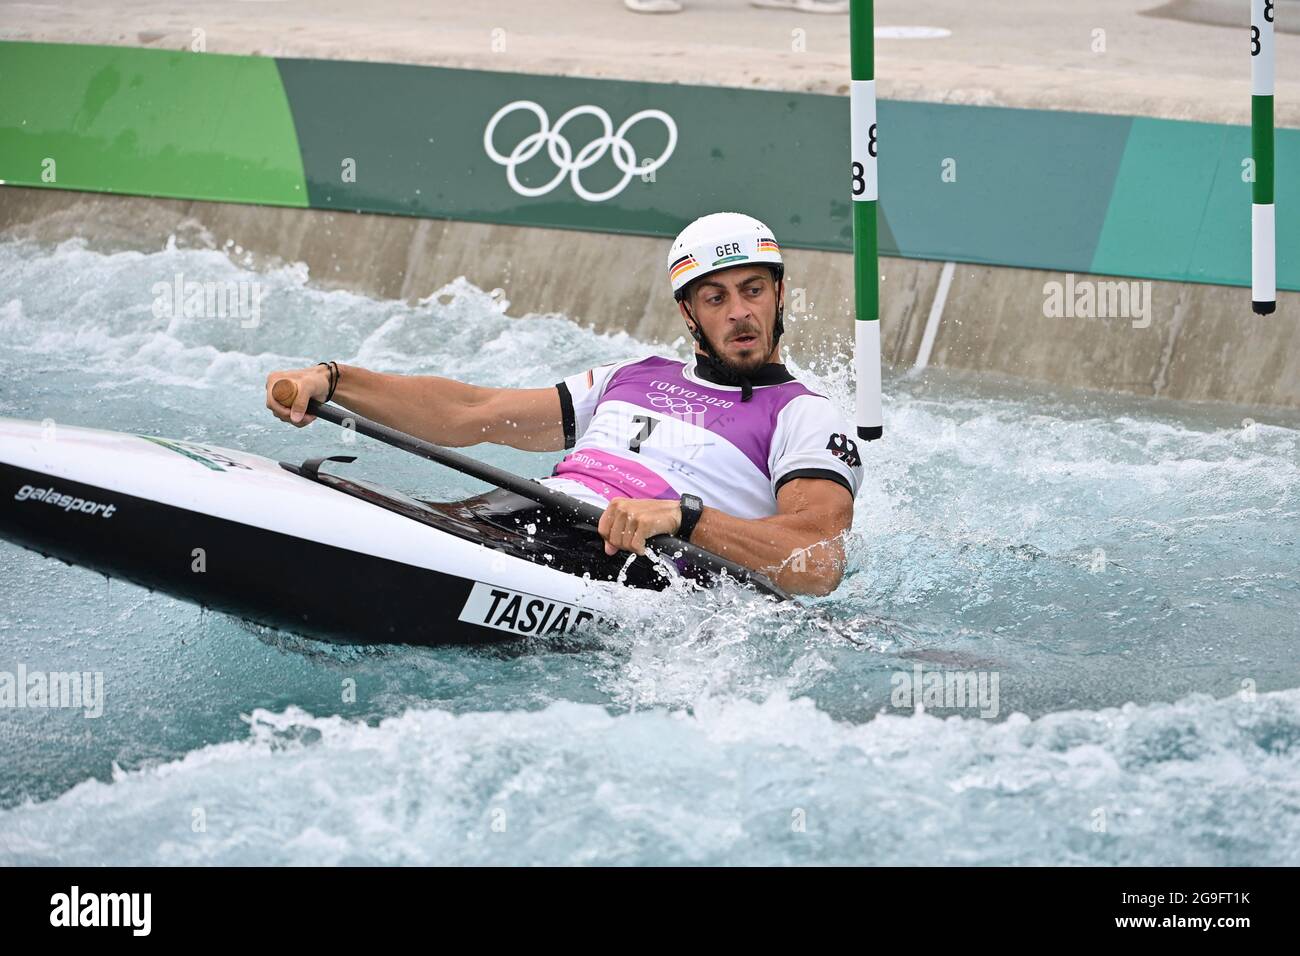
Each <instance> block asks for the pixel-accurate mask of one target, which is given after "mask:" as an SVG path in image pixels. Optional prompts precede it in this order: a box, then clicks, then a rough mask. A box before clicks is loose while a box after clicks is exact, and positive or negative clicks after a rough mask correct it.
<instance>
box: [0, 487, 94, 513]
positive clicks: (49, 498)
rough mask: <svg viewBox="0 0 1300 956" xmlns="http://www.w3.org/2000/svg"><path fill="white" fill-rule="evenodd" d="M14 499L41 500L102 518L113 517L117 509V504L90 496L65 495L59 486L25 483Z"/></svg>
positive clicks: (65, 509) (64, 508)
mask: <svg viewBox="0 0 1300 956" xmlns="http://www.w3.org/2000/svg"><path fill="white" fill-rule="evenodd" d="M14 501H39V502H41V503H43V504H47V505H54V507H56V508H61V509H62V510H64V511H69V512H71V511H76V512H78V513H80V514H86V515H99V516H100V517H101V518H111V517H113V512H114V511H116V510H117V505H106V504H101V503H100V502H98V501H91V500H90V499H89V498H78V497H76V496H74V495H65V494H62V493H61V492H60V491H59V489H57V488H33V487H32V486H31V485H23V486H22V487H21V488H19V489H18V493H17V494H15V495H14Z"/></svg>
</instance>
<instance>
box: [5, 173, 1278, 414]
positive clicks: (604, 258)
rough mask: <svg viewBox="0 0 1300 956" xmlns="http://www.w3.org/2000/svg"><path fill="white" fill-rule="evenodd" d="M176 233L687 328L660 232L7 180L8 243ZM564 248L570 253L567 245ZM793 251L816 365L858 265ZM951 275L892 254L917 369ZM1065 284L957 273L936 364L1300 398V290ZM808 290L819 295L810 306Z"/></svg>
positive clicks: (417, 289)
mask: <svg viewBox="0 0 1300 956" xmlns="http://www.w3.org/2000/svg"><path fill="white" fill-rule="evenodd" d="M172 235H175V236H176V238H177V243H178V244H179V245H183V246H191V247H212V248H221V247H223V246H224V245H225V243H226V241H227V240H228V239H230V240H233V241H234V242H236V243H238V244H239V245H240V246H242V247H243V248H244V249H246V250H249V251H250V252H251V253H252V254H253V256H254V259H255V261H257V262H259V263H260V264H264V265H271V264H275V263H277V262H280V261H287V262H295V261H300V262H303V263H305V264H306V265H307V267H308V269H309V271H310V275H311V277H312V281H313V282H315V283H316V284H318V285H320V286H321V287H326V288H346V289H350V290H354V291H357V292H362V293H364V294H366V295H370V296H374V297H380V298H402V299H407V300H414V299H418V298H421V297H424V296H426V295H428V294H430V293H431V292H433V291H435V290H436V289H438V288H439V287H441V286H442V285H444V284H445V283H446V282H448V281H450V280H452V279H454V278H456V277H457V276H462V275H463V276H465V277H466V278H468V279H469V280H470V281H471V282H473V283H474V284H475V285H477V286H479V287H480V288H484V289H489V290H490V289H494V288H498V287H499V288H501V289H503V290H505V293H506V297H507V298H508V299H509V300H510V302H511V307H510V313H511V314H514V315H523V314H527V313H530V312H561V313H563V314H565V315H567V316H568V317H569V318H571V319H573V320H574V321H576V322H578V323H580V324H583V325H586V326H590V327H593V328H595V329H597V330H602V331H604V330H612V329H623V330H626V331H628V332H630V333H632V334H633V335H635V336H637V337H638V338H641V339H643V340H647V341H672V340H674V339H676V338H677V337H678V336H679V335H681V334H683V327H682V325H681V320H680V318H679V316H678V314H677V312H676V309H675V307H674V305H673V303H672V300H671V298H670V297H669V294H668V291H667V288H666V284H665V281H664V277H663V268H662V265H663V257H664V241H663V240H661V239H650V238H641V237H624V236H611V235H603V234H597V233H587V232H577V231H573V232H570V231H558V230H544V229H529V228H524V227H518V226H499V225H487V224H480V223H462V222H451V221H445V220H422V219H414V218H406V217H399V216H383V215H369V214H354V213H336V212H331V211H327V210H310V209H286V208H273V207H257V206H243V205H236V204H227V203H206V202H194V201H184V200H159V199H147V198H139V197H124V196H112V195H101V194H93V193H78V192H65V191H51V190H39V189H23V188H16V187H7V188H2V189H0V239H12V238H28V239H33V240H36V241H40V242H58V241H61V240H63V239H67V238H70V237H74V236H81V237H83V238H85V239H86V240H87V241H88V242H89V243H90V244H91V245H92V246H93V247H96V248H104V249H111V250H116V249H140V250H153V249H158V248H161V247H162V246H163V245H164V244H165V243H166V241H167V238H168V237H169V236H172ZM538 240H541V241H538ZM558 248H562V249H563V250H564V255H563V256H557V255H555V250H556V249H558ZM788 259H789V270H788V275H789V287H790V290H789V291H790V293H791V294H790V296H789V298H788V300H787V301H788V302H789V304H790V317H791V321H790V333H789V337H788V342H789V347H790V349H791V351H792V352H793V353H794V354H795V355H796V356H798V357H800V358H803V359H807V358H809V357H811V356H816V355H827V354H834V353H835V352H837V351H839V350H843V349H847V347H848V334H849V333H850V332H851V328H852V327H851V324H850V323H851V319H850V315H851V306H852V296H853V264H852V259H851V257H849V256H848V255H845V254H841V253H831V252H812V251H804V250H793V251H790V252H789V253H788ZM942 271H943V264H942V263H938V262H924V261H918V260H910V259H908V260H904V259H891V258H887V259H884V260H882V263H881V272H882V285H881V301H882V323H883V328H882V332H883V336H882V340H883V352H884V356H885V360H886V362H888V363H890V364H892V365H894V366H896V367H904V368H905V367H910V366H912V365H913V364H914V362H915V361H916V357H917V353H918V349H919V347H920V344H921V341H922V338H923V336H924V333H925V328H926V325H927V324H928V323H929V322H930V321H931V314H932V311H933V307H934V303H935V298H936V293H937V291H938V289H939V288H940V278H941V275H942ZM1077 278H1078V279H1080V280H1082V279H1085V278H1089V277H1084V276H1079V277H1077ZM1064 279H1065V277H1064V276H1062V275H1060V274H1054V273H1048V272H1041V271H1037V270H1029V269H1008V268H1000V267H993V266H971V265H961V264H959V265H957V266H956V267H955V269H954V271H953V275H952V281H951V287H950V289H949V291H948V294H947V297H946V300H945V302H944V304H943V308H942V311H941V314H939V315H938V316H937V322H938V325H937V332H936V335H935V339H934V347H933V351H932V354H931V359H930V365H932V366H938V367H944V368H951V369H962V370H971V371H991V372H998V373H1002V374H1007V375H1012V376H1017V377H1021V378H1025V379H1031V380H1036V381H1042V382H1049V383H1053V384H1060V385H1070V386H1079V387H1084V388H1094V389H1104V390H1107V391H1122V392H1130V393H1133V394H1138V395H1150V396H1162V397H1167V398H1177V399H1188V400H1212V401H1230V402H1234V403H1240V404H1247V405H1277V406H1285V407H1290V408H1300V294H1297V293H1280V294H1279V297H1278V310H1277V312H1276V313H1275V314H1274V315H1272V316H1268V317H1263V318H1261V317H1258V316H1255V315H1253V314H1252V313H1251V311H1250V302H1249V297H1250V293H1249V290H1246V289H1238V288H1229V287H1223V286H1210V285H1191V284H1178V283H1166V282H1152V283H1151V284H1150V296H1151V303H1152V309H1151V317H1150V324H1149V326H1148V327H1146V328H1134V326H1133V323H1134V321H1140V320H1133V319H1129V318H1123V319H1120V318H1114V319H1086V318H1047V317H1045V316H1044V314H1043V312H1044V308H1043V307H1044V291H1043V289H1044V284H1045V283H1047V282H1050V281H1057V282H1063V281H1064ZM1126 281H1127V280H1126ZM795 290H804V291H803V292H802V293H801V295H802V298H803V302H804V304H805V308H804V309H803V311H802V312H801V311H799V309H798V308H797V306H798V302H799V299H797V298H796V297H795V295H794V294H793V293H794V291H795Z"/></svg>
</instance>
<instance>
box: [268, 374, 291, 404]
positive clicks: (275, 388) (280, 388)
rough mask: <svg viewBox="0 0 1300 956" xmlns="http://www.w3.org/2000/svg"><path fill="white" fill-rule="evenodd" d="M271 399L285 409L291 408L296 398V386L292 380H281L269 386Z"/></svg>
mask: <svg viewBox="0 0 1300 956" xmlns="http://www.w3.org/2000/svg"><path fill="white" fill-rule="evenodd" d="M271 397H272V398H274V399H275V400H276V401H277V402H279V403H280V404H281V405H283V406H284V407H285V408H293V401H294V399H295V398H297V397H298V386H297V385H295V384H294V382H293V379H289V378H282V379H280V380H279V381H278V382H276V383H275V384H274V385H272V386H271Z"/></svg>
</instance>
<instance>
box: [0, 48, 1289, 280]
mask: <svg viewBox="0 0 1300 956" xmlns="http://www.w3.org/2000/svg"><path fill="white" fill-rule="evenodd" d="M878 116H879V128H880V142H879V175H880V204H879V213H878V215H879V225H880V251H881V252H882V253H883V254H885V255H900V256H907V257H912V258H921V259H934V260H956V261H961V262H975V263H987V264H995V265H1003V266H1023V267H1033V268H1039V269H1048V270H1055V271H1061V272H1080V273H1082V272H1097V273H1103V274H1112V275H1121V276H1135V277H1139V278H1157V279H1170V280H1174V281H1191V282H1213V283H1219V284H1225V285H1242V286H1244V285H1249V284H1250V204H1251V184H1250V183H1249V182H1248V181H1246V180H1245V179H1244V178H1243V166H1242V161H1243V160H1244V159H1246V158H1247V157H1249V155H1250V138H1249V129H1248V128H1247V127H1245V126H1222V125H1215V124H1206V123H1188V122H1175V121H1166V120H1152V119H1142V118H1134V117H1128V116H1103V115H1094V114H1084V113H1070V112H1062V111H1044V110H1019V109H1003V108H993V107H975V106H951V105H941V104H928V103H905V102H896V101H882V102H880V103H879V107H878ZM848 129H849V102H848V98H847V97H842V96H826V95H818V94H810V93H782V92H771V91H757V90H737V89H725V88H715V87H696V86H684V85H677V84H655V83H631V82H621V81H614V80H589V79H573V78H567V77H554V76H532V75H520V74H512V73H493V72H482V71H471V70H451V69H442V68H436V67H418V66H402V65H394V64H382V63H352V62H345V61H335V60H296V59H281V60H270V59H263V58H258V57H242V56H223V55H216V54H191V53H172V52H166V51H159V50H139V49H131V48H125V47H84V46H60V45H47V44H24V43H0V179H3V180H5V181H7V182H10V183H15V184H21V185H30V186H51V187H57V188H67V189H91V190H101V191H108V192H122V193H139V194H143V195H155V196H177V197H186V198H196V199H219V200H227V201H235V202H250V203H268V204H277V205H310V206H313V207H317V208H331V209H340V210H354V211H365V212H381V213H390V214H399V215H409V216H421V217H428V218H443V219H461V220H469V221H478V222H494V223H506V224H514V225H534V226H548V227H557V228H565V229H581V230H595V231H601V232H612V233H634V234H641V235H654V236H671V235H673V234H675V232H676V231H677V230H678V229H679V228H680V227H681V226H682V225H683V224H684V223H686V222H687V221H689V220H690V219H693V218H695V217H696V216H697V215H700V214H702V213H703V212H706V211H716V210H724V209H735V210H740V211H744V212H747V213H750V214H752V215H755V216H758V217H760V218H762V219H764V220H765V221H767V222H768V223H769V224H770V225H771V226H772V227H773V229H774V230H775V232H776V234H777V238H778V240H779V241H780V242H781V243H782V244H783V245H785V246H793V247H803V248H812V249H829V250H837V251H845V252H847V251H849V250H850V249H851V248H852V235H853V231H852V211H851V202H850V198H849V170H848V167H847V157H848V155H849V142H848ZM489 133H490V136H489V135H487V134H489ZM51 160H52V161H53V162H54V164H55V166H56V167H57V173H56V176H55V178H54V179H52V180H51V179H48V178H46V176H45V170H46V168H47V166H48V161H51ZM1276 163H1277V169H1278V177H1277V194H1278V195H1277V203H1278V205H1279V206H1280V207H1281V208H1282V209H1283V210H1286V209H1296V208H1300V176H1297V175H1294V174H1291V175H1288V171H1292V173H1293V172H1294V171H1295V170H1296V169H1298V168H1300V131H1298V130H1278V131H1277V137H1276ZM1277 232H1278V235H1277V249H1278V262H1277V278H1278V287H1279V288H1284V289H1292V290H1300V216H1288V215H1281V216H1279V217H1278V221H1277Z"/></svg>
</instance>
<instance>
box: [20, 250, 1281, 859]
mask: <svg viewBox="0 0 1300 956" xmlns="http://www.w3.org/2000/svg"><path fill="white" fill-rule="evenodd" d="M177 273H181V274H183V275H184V276H185V277H186V278H189V279H197V280H199V281H211V280H234V281H239V280H242V281H253V280H256V281H259V282H261V283H263V285H264V288H265V290H266V295H265V298H264V299H263V300H262V303H261V310H262V315H261V318H260V321H259V323H258V324H257V325H256V326H255V327H250V328H244V327H241V324H240V322H239V321H238V320H234V319H220V318H207V319H171V318H168V317H165V316H164V317H162V318H159V317H156V316H155V315H154V310H153V309H152V304H153V300H154V296H155V293H154V291H153V287H154V285H155V283H159V282H164V283H171V282H172V281H173V278H174V276H175V275H176V274H177ZM503 305H504V304H503V303H502V302H501V301H500V299H499V298H494V297H492V296H490V295H488V294H486V293H483V292H481V291H480V290H477V289H474V288H473V287H471V286H469V285H467V284H465V283H462V282H456V283H452V284H451V285H449V286H448V287H447V288H446V289H444V290H442V291H441V292H440V293H439V294H438V295H436V296H433V297H431V298H430V299H429V300H428V301H427V302H424V303H420V304H418V305H415V306H408V305H404V304H401V303H394V302H385V301H376V300H372V299H368V298H365V297H361V296H357V295H352V294H348V293H342V292H322V291H319V290H316V289H313V288H311V287H310V286H309V285H308V282H307V276H306V274H305V272H304V271H303V270H302V269H301V268H297V269H295V268H285V269H281V270H279V271H274V272H270V273H254V272H252V271H249V270H247V269H245V268H243V267H240V266H237V265H234V264H232V263H231V262H230V261H229V260H228V259H227V258H226V257H225V256H224V255H222V254H219V253H216V252H204V251H185V250H176V249H168V250H164V251H161V252H156V253H152V254H147V255H145V254H139V253H120V254H115V255H104V254H101V253H99V252H94V251H91V250H88V249H87V248H85V247H84V246H83V245H81V244H79V243H75V242H74V243H66V244H64V245H61V246H59V247H57V248H53V247H41V246H37V245H30V244H13V243H9V244H0V415H5V416H13V417H19V418H32V419H45V418H51V419H54V420H55V421H57V422H61V423H66V424H75V425H89V426H96V427H105V428H112V429H116V430H122V431H132V432H143V433H153V434H161V435H167V436H171V437H177V438H186V439H192V440H197V441H203V442H209V443H212V444H216V445H222V446H227V447H233V448H242V449H246V450H249V451H253V452H257V453H260V454H264V455H267V456H270V457H274V458H286V459H297V458H304V457H307V456H309V455H314V454H332V453H339V452H341V451H343V450H344V447H343V446H342V445H341V444H340V441H339V436H338V434H337V429H333V428H332V426H329V425H327V424H324V423H320V424H317V425H314V426H312V427H311V428H308V429H304V430H301V431H298V430H294V429H291V428H288V427H286V426H284V425H281V424H279V423H278V422H276V421H274V420H273V419H272V418H271V417H270V415H269V414H268V413H267V412H266V411H265V409H264V408H263V407H262V402H263V399H262V381H263V379H264V377H265V374H266V372H267V371H269V370H271V369H273V368H280V367H294V366H298V365H302V364H308V363H310V362H312V361H315V360H317V359H318V358H325V357H332V358H338V359H341V360H343V361H347V362H352V363H356V364H361V365H366V366H369V367H372V368H382V369H386V370H392V371H409V372H434V373H438V374H445V375H450V376H453V377H459V378H463V379H466V380H470V381H475V382H479V383H484V384H501V385H520V386H535V385H546V384H550V383H553V382H555V381H556V380H558V379H559V378H560V377H561V376H563V375H566V374H569V373H571V372H573V371H576V370H579V369H582V368H586V367H589V366H590V365H592V364H595V363H598V362H601V361H609V360H614V359H620V358H626V357H629V356H633V355H639V354H645V353H646V352H648V351H656V352H659V353H660V354H682V353H679V352H677V351H675V349H676V348H680V347H681V346H680V344H679V345H678V346H676V347H662V346H661V347H652V346H646V345H644V344H641V343H638V342H636V341H634V340H632V339H630V338H627V337H625V336H600V335H596V334H593V333H591V332H588V331H584V330H581V329H578V328H576V327H575V326H573V325H572V324H571V323H569V322H568V321H567V320H565V319H564V318H563V317H560V316H532V317H528V318H525V319H510V318H506V317H505V316H504V314H503ZM798 371H799V373H800V375H801V377H803V378H804V379H805V380H806V381H808V382H809V384H811V385H813V386H814V387H816V388H819V389H821V390H824V391H825V392H826V393H828V394H830V395H831V396H832V397H834V398H835V399H836V400H837V401H839V402H840V403H841V405H842V406H843V407H845V408H847V407H849V405H850V392H849V388H848V382H847V379H846V377H845V372H844V362H843V360H842V359H836V360H832V361H828V362H826V363H825V364H824V365H817V366H815V367H812V368H799V369H798ZM886 404H887V435H886V440H885V441H883V442H878V443H874V444H872V445H870V446H866V448H865V456H864V457H865V459H866V463H867V469H868V482H867V485H866V487H865V489H864V491H863V493H862V494H861V496H860V497H859V499H858V502H857V508H856V515H855V526H854V532H853V540H852V542H851V547H850V553H851V561H852V564H851V568H850V572H849V574H848V576H847V577H846V579H845V582H844V584H843V585H842V586H841V587H840V589H839V590H838V591H837V592H836V593H835V594H833V595H831V596H830V597H828V598H825V599H819V600H816V601H808V602H804V604H803V605H802V606H796V607H784V608H773V607H769V606H763V605H760V604H757V603H755V602H754V601H753V600H751V599H750V598H748V597H747V596H746V595H744V594H743V593H738V592H735V591H723V592H719V593H713V594H705V595H691V594H682V593H672V592H670V593H667V594H664V595H652V596H646V595H642V594H637V595H635V597H634V598H633V597H632V596H629V599H628V600H627V601H626V602H625V606H624V607H623V609H622V612H621V613H620V620H621V626H619V627H618V628H607V629H603V630H596V631H592V632H589V633H586V634H583V635H579V636H576V637H572V638H568V639H566V640H565V641H563V642H562V643H545V642H534V643H531V644H523V645H510V646H501V647H481V648H452V649H442V650H428V649H416V648H344V647H336V646H331V645H324V644H320V643H316V642H312V641H308V640H304V639H301V638H298V637H295V636H292V635H286V634H282V633H278V632H273V631H265V630H260V629H257V628H254V627H252V626H249V625H245V624H242V623H240V622H238V621H235V620H232V619H230V618H227V617H224V616H222V615H219V614H214V613H204V612H201V611H200V610H198V609H197V608H194V607H191V606H189V605H186V604H183V603H181V602H178V601H175V600H172V599H170V598H167V597H166V596H163V595H159V594H149V593H147V592H145V591H143V590H142V589H139V588H136V587H134V586H131V585H127V584H123V583H121V582H116V581H113V582H110V581H107V580H105V579H104V578H103V577H100V576H97V575H94V574H92V573H89V572H87V571H84V570H82V569H78V568H71V567H67V566H65V565H63V564H60V563H57V562H54V561H49V560H45V559H42V558H40V557H38V556H36V555H33V554H31V553H28V552H25V551H22V550H20V549H18V548H16V547H13V546H11V545H8V544H4V543H0V671H9V672H14V671H16V669H17V667H18V666H19V665H23V666H25V667H26V668H28V669H29V670H47V671H70V670H80V671H98V672H102V673H103V675H104V686H105V689H106V691H105V706H104V713H103V716H102V717H99V718H97V719H87V718H85V717H84V716H82V713H81V712H80V711H71V710H33V709H25V710H17V709H0V864H14V863H17V864H23V863H92V864H96V863H123V864H156V863H251V864H258V863H282V862H283V863H288V862H294V863H306V864H321V863H362V862H453V863H620V864H622V863H724V862H732V863H781V862H793V863H810V862H834V863H902V864H909V863H942V862H949V863H984V864H1007V863H1071V864H1114V863H1120V864H1128V863H1149V864H1191V863H1203V864H1241V865H1253V864H1288V865H1295V864H1297V863H1300V653H1297V639H1298V638H1300V627H1298V626H1297V620H1300V572H1298V571H1297V565H1300V557H1298V556H1300V481H1298V480H1297V479H1298V476H1300V422H1298V421H1297V417H1296V416H1295V415H1294V414H1290V413H1280V412H1278V413H1266V412H1263V411H1260V410H1255V411H1253V412H1249V411H1241V410H1234V409H1225V408H1222V407H1213V408H1212V407H1198V406H1189V405H1174V404H1170V403H1156V402H1149V401H1143V400H1138V399H1132V398H1124V399H1115V398H1107V397H1099V396H1096V395H1091V394H1086V393H1073V392H1064V391H1054V390H1050V389H1047V388H1045V387H1042V386H1029V385H1024V384H1016V383H1007V382H997V381H988V380H975V379H969V378H960V377H953V376H944V375H942V374H938V373H927V375H925V376H921V377H918V378H912V377H907V376H892V377H890V378H889V379H887V381H886ZM1247 418H1250V419H1253V420H1255V421H1254V422H1253V424H1252V422H1251V421H1245V420H1246V419H1247ZM346 450H347V451H348V452H349V453H359V454H360V455H361V458H360V460H359V461H358V463H357V464H356V465H354V466H352V467H353V468H356V469H359V471H358V474H362V475H364V476H366V477H369V478H372V479H374V480H379V481H382V482H384V483H385V484H388V485H391V486H393V487H397V488H399V489H401V490H403V491H406V492H414V493H419V494H421V495H425V496H429V497H445V498H454V497H457V496H461V495H464V494H467V493H471V492H474V491H478V490H480V489H481V488H482V486H481V485H478V484H476V483H474V482H472V481H470V480H469V479H465V478H463V477H461V476H459V475H457V474H454V473H451V472H447V471H445V470H441V469H438V468H436V467H435V466H432V465H429V464H427V463H423V462H420V461H417V460H415V459H412V458H410V457H409V456H405V455H402V454H401V453H399V452H396V451H395V450H392V449H388V448H385V447H383V446H380V445H377V444H374V443H371V442H367V441H365V440H361V442H359V443H357V444H355V445H350V446H347V447H346ZM475 453H477V454H480V455H481V456H482V457H483V458H485V459H487V460H490V461H492V462H494V463H496V464H499V465H503V466H506V467H509V468H512V469H514V470H517V471H521V472H524V473H527V474H541V473H544V472H546V471H548V470H549V468H550V465H551V464H552V463H553V461H554V460H555V457H556V456H553V455H534V454H529V453H525V452H517V451H513V450H508V449H499V448H488V447H483V448H479V449H476V450H475ZM339 599H342V598H341V597H340V596H338V595H337V594H335V593H329V592H323V593H322V600H323V601H330V600H339ZM918 668H920V675H921V681H922V686H923V687H925V686H927V685H926V684H925V681H926V680H928V679H933V678H930V677H928V676H927V675H936V674H937V675H938V677H939V679H940V680H942V679H943V678H944V677H945V676H946V677H948V678H949V680H950V681H951V680H955V679H958V678H960V679H962V680H967V679H969V680H971V681H972V682H974V686H977V687H978V686H983V687H984V689H985V690H986V694H985V696H984V698H982V699H981V701H979V702H978V704H977V706H969V702H966V705H962V702H960V701H956V700H954V699H952V698H951V697H942V696H939V697H935V698H932V699H929V700H926V699H925V698H923V699H922V702H923V703H928V706H925V707H923V708H920V709H918V708H915V707H913V706H911V705H912V703H913V701H912V700H911V699H909V698H907V696H906V695H903V696H901V697H900V692H901V691H900V688H901V687H902V681H903V679H904V678H911V679H915V678H916V675H917V669H918ZM981 682H982V684H981ZM353 687H355V694H354V696H353V695H352V693H351V688H353ZM994 690H995V691H996V693H994ZM981 714H984V715H985V716H981Z"/></svg>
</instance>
